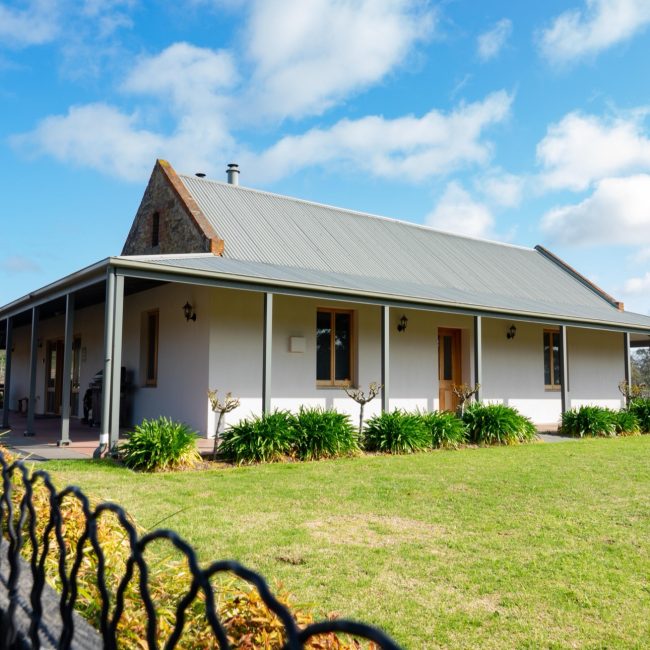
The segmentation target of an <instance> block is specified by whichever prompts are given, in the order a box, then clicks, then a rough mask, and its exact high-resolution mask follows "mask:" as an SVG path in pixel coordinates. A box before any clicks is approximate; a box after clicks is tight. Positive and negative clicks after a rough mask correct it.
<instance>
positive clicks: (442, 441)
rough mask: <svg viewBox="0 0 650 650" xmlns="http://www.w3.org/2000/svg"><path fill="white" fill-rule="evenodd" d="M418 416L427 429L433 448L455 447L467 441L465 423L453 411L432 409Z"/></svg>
mask: <svg viewBox="0 0 650 650" xmlns="http://www.w3.org/2000/svg"><path fill="white" fill-rule="evenodd" d="M420 418H421V419H422V421H423V422H424V425H425V426H426V427H427V429H428V431H429V435H430V436H431V438H430V440H431V446H432V447H433V448H434V449H457V448H458V447H460V446H461V445H463V444H464V443H466V442H467V430H466V428H465V423H464V422H463V421H462V420H461V419H460V418H459V417H458V416H457V415H455V414H454V413H449V412H446V411H432V412H431V413H422V414H421V415H420Z"/></svg>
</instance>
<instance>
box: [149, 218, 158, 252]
mask: <svg viewBox="0 0 650 650" xmlns="http://www.w3.org/2000/svg"><path fill="white" fill-rule="evenodd" d="M158 244H160V215H159V214H158V213H157V212H154V213H153V216H152V217H151V246H152V248H155V247H156V246H158Z"/></svg>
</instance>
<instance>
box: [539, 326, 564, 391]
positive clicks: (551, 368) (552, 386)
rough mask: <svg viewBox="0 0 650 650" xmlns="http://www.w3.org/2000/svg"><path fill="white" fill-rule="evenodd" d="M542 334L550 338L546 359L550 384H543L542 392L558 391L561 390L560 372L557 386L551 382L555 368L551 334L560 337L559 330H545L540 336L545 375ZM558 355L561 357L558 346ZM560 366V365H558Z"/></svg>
mask: <svg viewBox="0 0 650 650" xmlns="http://www.w3.org/2000/svg"><path fill="white" fill-rule="evenodd" d="M544 334H548V335H549V337H550V345H549V346H548V347H549V357H548V362H549V364H550V365H549V376H550V378H551V383H550V384H547V383H546V381H545V382H544V390H547V391H560V390H562V373H561V372H560V382H559V383H558V384H556V383H554V382H553V379H554V374H555V373H554V368H555V358H554V352H553V334H557V335H558V336H559V335H560V330H558V329H549V328H545V329H544V333H543V334H542V354H543V355H544V374H546V354H545V353H544ZM560 345H561V342H560ZM558 354H559V355H561V354H562V352H561V351H560V349H559V346H558ZM560 366H561V364H560Z"/></svg>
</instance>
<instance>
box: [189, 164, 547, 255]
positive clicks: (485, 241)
mask: <svg viewBox="0 0 650 650" xmlns="http://www.w3.org/2000/svg"><path fill="white" fill-rule="evenodd" d="M178 176H179V177H180V178H187V179H190V180H192V181H196V182H201V183H212V184H216V185H219V186H221V187H228V188H232V189H233V190H241V191H244V192H253V193H255V194H265V195H267V196H273V197H277V198H280V199H285V200H286V201H295V202H296V203H304V204H306V205H313V206H316V207H319V208H329V209H331V210H339V211H340V212H346V213H348V214H353V215H356V216H360V217H366V218H369V219H379V220H382V221H389V222H391V223H397V224H400V225H403V226H407V227H409V228H418V229H420V230H426V231H427V232H435V233H438V234H440V235H444V236H446V237H455V238H458V239H466V240H470V241H478V242H481V243H483V244H493V245H495V246H506V247H507V248H516V249H519V250H525V251H529V252H531V253H532V252H534V251H535V249H534V248H531V247H530V246H523V245H521V244H510V243H508V242H501V241H496V240H494V239H484V238H482V237H473V236H471V235H461V234H459V233H455V232H449V231H447V230H440V229H438V228H432V227H431V226H427V225H425V224H423V223H415V222H414V221H404V220H403V219H398V218H397V217H387V216H385V215H381V214H374V213H372V212H363V211H361V210H352V209H350V208H342V207H340V206H338V205H332V204H330V203H320V202H318V201H310V200H309V199H301V198H299V197H295V196H287V195H286V194H278V193H277V192H270V191H269V190H260V189H257V188H255V187H245V186H242V185H233V184H231V183H226V182H224V181H219V180H217V179H215V178H199V177H197V176H192V175H191V174H178Z"/></svg>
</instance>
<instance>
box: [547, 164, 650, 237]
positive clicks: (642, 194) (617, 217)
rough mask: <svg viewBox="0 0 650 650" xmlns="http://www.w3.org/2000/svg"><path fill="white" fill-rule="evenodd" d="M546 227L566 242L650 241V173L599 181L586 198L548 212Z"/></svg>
mask: <svg viewBox="0 0 650 650" xmlns="http://www.w3.org/2000/svg"><path fill="white" fill-rule="evenodd" d="M542 230H543V231H544V232H546V233H547V234H548V235H549V236H550V237H551V238H552V239H553V240H554V241H556V242H560V243H562V244H570V245H588V244H604V245H615V244H622V245H628V246H643V245H648V244H650V175H647V174H638V175H635V176H630V177H627V178H606V179H603V180H602V181H599V182H598V184H597V186H596V190H595V191H594V193H593V194H592V195H591V196H590V197H588V198H587V199H585V200H584V201H582V202H580V203H577V204H574V205H565V206H562V207H558V208H555V209H553V210H551V211H550V212H548V213H547V214H545V215H544V217H543V218H542Z"/></svg>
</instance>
